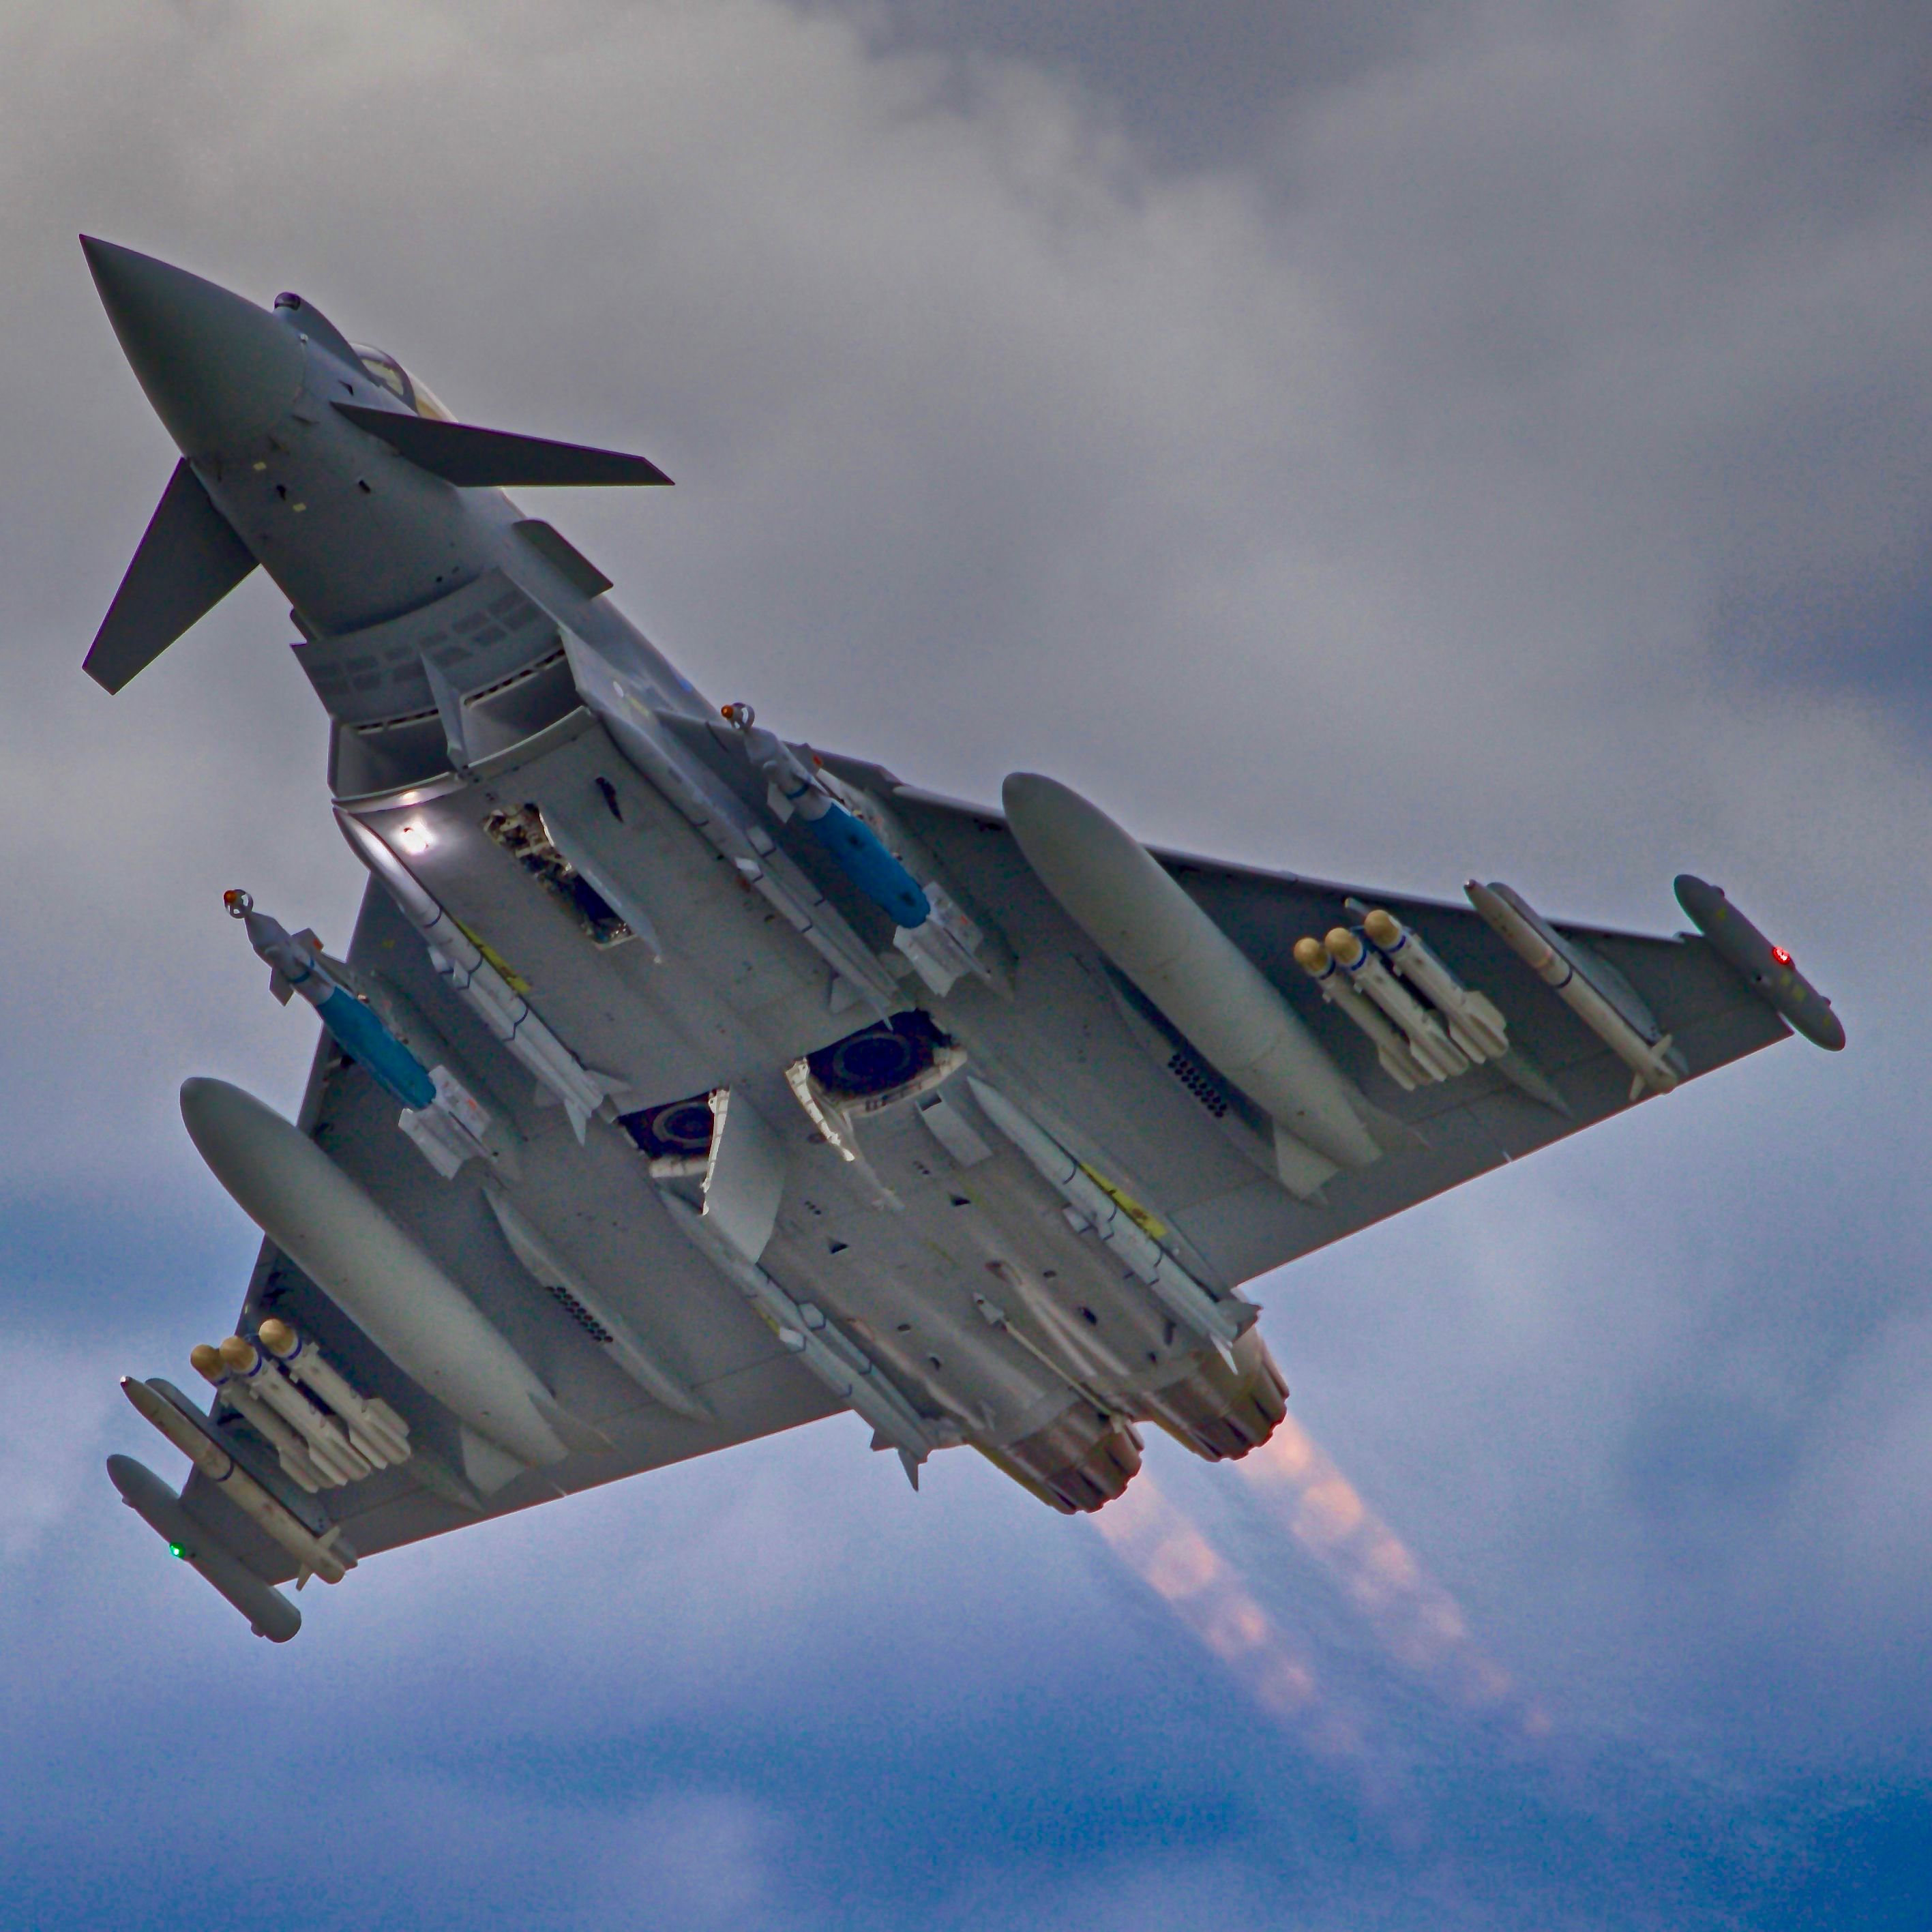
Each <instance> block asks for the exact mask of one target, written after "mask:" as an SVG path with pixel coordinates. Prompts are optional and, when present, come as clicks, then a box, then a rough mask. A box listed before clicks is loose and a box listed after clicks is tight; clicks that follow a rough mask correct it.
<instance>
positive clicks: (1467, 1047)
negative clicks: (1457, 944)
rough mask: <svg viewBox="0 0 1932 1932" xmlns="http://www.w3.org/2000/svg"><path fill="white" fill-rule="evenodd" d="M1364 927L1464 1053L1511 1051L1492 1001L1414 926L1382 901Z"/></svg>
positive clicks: (1496, 1056)
mask: <svg viewBox="0 0 1932 1932" xmlns="http://www.w3.org/2000/svg"><path fill="white" fill-rule="evenodd" d="M1362 930H1363V932H1364V933H1365V934H1367V936H1368V940H1369V943H1370V945H1372V946H1373V947H1374V948H1375V949H1376V951H1377V952H1378V953H1380V954H1381V955H1382V957H1383V959H1385V960H1387V961H1388V964H1389V965H1390V966H1391V968H1393V969H1394V971H1396V972H1397V973H1399V974H1401V975H1402V977H1403V978H1404V979H1405V980H1407V981H1408V982H1409V984H1410V985H1411V986H1413V987H1414V988H1415V990H1416V991H1417V992H1418V993H1420V994H1421V995H1422V996H1423V997H1424V998H1425V999H1427V1001H1430V1003H1431V1004H1433V1006H1434V1007H1435V1008H1436V1011H1437V1012H1438V1013H1440V1014H1441V1015H1442V1018H1443V1021H1444V1022H1445V1025H1447V1026H1448V1029H1449V1037H1450V1038H1451V1040H1454V1042H1455V1043H1456V1044H1457V1046H1458V1047H1460V1049H1462V1051H1463V1054H1464V1055H1465V1056H1466V1058H1469V1059H1470V1060H1472V1061H1478V1062H1481V1061H1487V1060H1500V1059H1501V1058H1502V1056H1503V1055H1505V1053H1507V1052H1508V1051H1509V1028H1508V1025H1507V1023H1506V1022H1505V1020H1504V1019H1503V1016H1502V1013H1500V1012H1499V1011H1498V1010H1497V1008H1496V1006H1495V1005H1494V1004H1493V1002H1491V1001H1489V1000H1487V999H1486V998H1484V996H1483V995H1481V993H1479V992H1476V991H1475V989H1473V988H1472V987H1469V986H1464V985H1463V983H1462V981H1461V980H1459V979H1457V977H1456V976H1455V974H1453V973H1452V972H1451V971H1450V970H1449V969H1448V967H1446V966H1445V965H1443V963H1442V961H1441V960H1439V959H1437V958H1436V955H1435V954H1434V953H1433V952H1432V951H1430V947H1429V944H1428V942H1427V941H1426V940H1424V938H1423V937H1422V935H1421V933H1419V932H1417V931H1416V930H1415V928H1414V927H1413V926H1405V925H1403V922H1402V921H1401V920H1400V919H1397V917H1396V916H1395V914H1394V913H1392V912H1385V911H1384V910H1382V908H1381V907H1376V910H1374V911H1373V912H1371V913H1370V914H1369V915H1368V916H1367V918H1365V919H1364V920H1363V921H1362Z"/></svg>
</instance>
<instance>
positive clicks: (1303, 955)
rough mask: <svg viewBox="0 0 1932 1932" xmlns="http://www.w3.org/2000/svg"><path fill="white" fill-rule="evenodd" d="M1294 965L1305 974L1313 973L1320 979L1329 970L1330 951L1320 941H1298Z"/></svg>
mask: <svg viewBox="0 0 1932 1932" xmlns="http://www.w3.org/2000/svg"><path fill="white" fill-rule="evenodd" d="M1295 964H1296V965H1298V966H1299V967H1300V968H1301V970H1302V971H1304V973H1313V974H1315V975H1316V977H1320V975H1322V974H1324V973H1325V972H1327V971H1328V967H1329V964H1330V962H1329V959H1328V947H1325V946H1324V945H1323V944H1322V942H1321V941H1320V940H1319V939H1298V940H1297V941H1295Z"/></svg>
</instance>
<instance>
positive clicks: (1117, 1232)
mask: <svg viewBox="0 0 1932 1932" xmlns="http://www.w3.org/2000/svg"><path fill="white" fill-rule="evenodd" d="M966 1084H967V1085H968V1087H969V1088H971V1089H972V1092H973V1097H974V1100H977V1101H978V1103H980V1111H981V1112H983V1114H984V1115H986V1118H987V1119H988V1120H989V1121H992V1124H994V1126H995V1127H998V1129H999V1130H1000V1131H1001V1133H1003V1134H1004V1135H1005V1136H1006V1137H1007V1139H1008V1140H1010V1141H1011V1142H1013V1145H1014V1146H1015V1147H1016V1148H1019V1151H1020V1152H1021V1153H1022V1154H1024V1155H1025V1157H1026V1158H1027V1160H1028V1163H1029V1165H1031V1166H1032V1168H1033V1169H1034V1171H1035V1172H1037V1174H1038V1175H1040V1178H1042V1179H1043V1181H1046V1182H1047V1183H1048V1184H1049V1186H1051V1187H1055V1188H1056V1189H1058V1190H1059V1193H1060V1195H1061V1198H1062V1199H1064V1201H1065V1202H1066V1203H1067V1205H1068V1206H1069V1207H1070V1208H1073V1210H1074V1211H1076V1213H1077V1214H1079V1215H1080V1216H1081V1217H1082V1218H1083V1219H1084V1220H1086V1221H1087V1222H1088V1223H1090V1224H1091V1226H1092V1228H1093V1229H1094V1233H1095V1234H1097V1235H1099V1236H1100V1239H1101V1241H1103V1242H1104V1243H1105V1244H1106V1246H1107V1247H1109V1248H1111V1249H1112V1250H1113V1252H1114V1253H1115V1254H1116V1255H1118V1256H1119V1257H1120V1259H1121V1260H1122V1261H1123V1262H1125V1263H1126V1265H1127V1268H1128V1269H1129V1270H1130V1271H1131V1272H1132V1273H1133V1274H1134V1275H1135V1276H1136V1277H1138V1278H1139V1280H1141V1281H1142V1282H1144V1283H1146V1285H1147V1286H1148V1287H1149V1288H1151V1289H1152V1290H1153V1291H1154V1295H1155V1297H1156V1298H1157V1300H1158V1301H1160V1304H1161V1306H1162V1307H1163V1308H1165V1309H1166V1310H1167V1312H1168V1313H1169V1314H1170V1315H1172V1316H1173V1317H1174V1319H1175V1321H1177V1322H1179V1323H1180V1324H1181V1326H1182V1327H1183V1328H1186V1329H1187V1330H1188V1331H1189V1332H1190V1334H1195V1335H1198V1336H1199V1337H1200V1338H1201V1340H1202V1341H1204V1342H1206V1343H1210V1344H1211V1345H1212V1346H1214V1348H1216V1349H1218V1350H1219V1351H1220V1352H1221V1354H1222V1355H1223V1356H1225V1357H1226V1358H1227V1360H1228V1361H1229V1364H1231V1365H1232V1363H1233V1361H1234V1346H1235V1343H1237V1342H1238V1341H1239V1340H1241V1335H1242V1334H1243V1332H1244V1330H1246V1329H1247V1328H1250V1326H1252V1325H1253V1322H1254V1320H1255V1319H1256V1311H1255V1310H1254V1309H1253V1305H1252V1304H1249V1303H1245V1302H1239V1301H1236V1302H1227V1301H1217V1300H1216V1299H1215V1298H1214V1296H1212V1295H1210V1294H1209V1293H1208V1291H1207V1290H1206V1289H1205V1288H1203V1287H1202V1286H1201V1284H1200V1283H1199V1282H1198V1281H1196V1280H1195V1279H1194V1277H1193V1276H1192V1275H1191V1274H1189V1273H1188V1272H1187V1270H1186V1269H1185V1268H1183V1267H1182V1266H1181V1264H1180V1263H1179V1262H1178V1261H1176V1260H1175V1258H1174V1257H1173V1256H1172V1255H1171V1254H1169V1253H1168V1252H1167V1250H1166V1249H1165V1248H1163V1247H1162V1246H1161V1245H1160V1243H1159V1242H1158V1241H1156V1240H1155V1239H1154V1237H1153V1236H1152V1235H1149V1234H1148V1232H1146V1231H1145V1229H1142V1228H1140V1227H1138V1226H1136V1224H1135V1223H1133V1221H1132V1220H1130V1219H1129V1218H1128V1217H1127V1214H1125V1213H1124V1212H1123V1211H1122V1209H1121V1205H1120V1203H1119V1202H1118V1200H1117V1199H1115V1196H1114V1195H1113V1194H1112V1193H1110V1192H1109V1190H1107V1189H1106V1188H1104V1187H1102V1186H1101V1185H1100V1182H1099V1181H1098V1180H1097V1178H1095V1176H1094V1174H1093V1173H1092V1172H1091V1170H1090V1169H1088V1168H1087V1167H1086V1166H1084V1165H1083V1164H1082V1163H1080V1162H1079V1161H1077V1160H1075V1159H1074V1158H1073V1156H1072V1155H1071V1154H1069V1153H1068V1152H1067V1150H1066V1149H1065V1148H1064V1147H1062V1146H1061V1145H1060V1143H1059V1142H1058V1141H1056V1140H1055V1139H1054V1138H1053V1136H1052V1135H1051V1134H1049V1133H1047V1131H1046V1129H1045V1128H1043V1127H1041V1126H1040V1125H1039V1124H1038V1123H1037V1122H1036V1121H1033V1120H1031V1119H1030V1118H1028V1116H1027V1115H1025V1114H1024V1113H1022V1112H1021V1111H1020V1109H1019V1108H1018V1107H1016V1106H1014V1105H1013V1103H1012V1101H1010V1100H1008V1099H1007V1097H1006V1096H1005V1095H1004V1094H1002V1093H1001V1092H1000V1091H998V1088H993V1087H989V1086H988V1085H986V1082H984V1081H983V1080H976V1079H974V1078H973V1076H971V1074H970V1073H969V1074H968V1076H966Z"/></svg>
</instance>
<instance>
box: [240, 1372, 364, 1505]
mask: <svg viewBox="0 0 1932 1932" xmlns="http://www.w3.org/2000/svg"><path fill="white" fill-rule="evenodd" d="M215 1353H216V1354H217V1355H219V1356H220V1358H221V1364H222V1367H223V1368H225V1369H226V1370H227V1371H228V1373H229V1376H231V1377H232V1378H233V1380H234V1382H236V1385H238V1386H239V1387H240V1388H245V1389H246V1390H247V1391H248V1393H249V1394H251V1395H252V1396H254V1397H255V1398H256V1400H257V1401H259V1402H260V1403H261V1404H262V1406H263V1407H264V1408H265V1409H272V1410H274V1412H275V1414H276V1415H279V1416H280V1417H281V1418H282V1420H283V1421H284V1422H286V1423H287V1424H288V1425H289V1427H290V1428H291V1429H293V1430H294V1431H295V1432H296V1434H297V1435H298V1436H300V1437H301V1438H302V1446H303V1447H304V1448H305V1449H307V1450H308V1454H309V1460H311V1462H313V1463H314V1464H315V1466H316V1467H317V1469H320V1470H321V1471H323V1473H324V1474H325V1475H327V1476H328V1477H329V1479H330V1481H332V1482H335V1483H359V1482H361V1481H362V1479H363V1478H365V1476H367V1475H368V1474H369V1472H370V1470H371V1469H372V1468H373V1467H376V1466H378V1463H377V1458H375V1457H365V1456H364V1455H362V1454H361V1453H360V1452H359V1451H358V1450H356V1448H353V1447H352V1446H351V1445H350V1441H349V1438H348V1437H347V1435H345V1434H344V1432H343V1427H342V1425H341V1423H339V1422H338V1421H336V1419H335V1417H334V1416H332V1415H328V1414H326V1412H324V1411H323V1410H322V1409H319V1408H318V1407H317V1406H316V1404H315V1403H313V1402H311V1400H309V1398H308V1397H307V1396H306V1395H305V1394H303V1393H302V1391H301V1390H300V1389H299V1388H296V1385H295V1384H294V1383H293V1382H290V1380H289V1379H287V1376H284V1374H283V1373H282V1372H281V1370H280V1369H279V1368H278V1367H276V1365H275V1363H274V1362H273V1361H271V1360H270V1359H269V1357H268V1356H266V1355H264V1354H263V1352H262V1351H261V1350H260V1349H258V1348H257V1347H256V1346H255V1345H254V1343H252V1342H248V1341H245V1340H243V1339H242V1337H240V1336H239V1335H230V1336H229V1337H228V1338H227V1340H226V1341H223V1342H222V1343H219V1344H217V1346H216V1349H215Z"/></svg>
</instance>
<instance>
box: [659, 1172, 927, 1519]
mask: <svg viewBox="0 0 1932 1932" xmlns="http://www.w3.org/2000/svg"><path fill="white" fill-rule="evenodd" d="M659 1198H660V1199H661V1200H662V1201H663V1202H664V1209H665V1211H666V1212H667V1214H669V1215H670V1218H671V1221H672V1223H673V1225H674V1226H676V1228H677V1229H678V1230H679V1232H681V1233H682V1235H684V1236H685V1238H686V1239H687V1240H688V1241H689V1242H690V1243H691V1246H692V1247H694V1248H696V1249H697V1251H698V1252H699V1253H700V1254H702V1255H703V1256H705V1257H706V1259H708V1260H709V1262H711V1263H712V1265H714V1266H715V1268H717V1270H718V1272H719V1273H720V1274H722V1275H723V1276H724V1278H725V1280H727V1281H728V1282H730V1283H731V1284H732V1286H733V1287H734V1288H736V1289H737V1290H738V1292H739V1293H740V1294H741V1295H743V1296H744V1297H745V1299H746V1300H747V1301H749V1302H750V1303H751V1306H752V1307H753V1308H754V1309H755V1310H757V1313H759V1315H760V1316H762V1317H763V1319H764V1321H765V1322H766V1325H768V1326H769V1328H771V1330H772V1333H773V1334H775V1335H776V1336H777V1337H778V1340H779V1341H780V1342H781V1343H783V1344H784V1346H785V1347H786V1348H787V1349H790V1351H791V1352H792V1353H793V1354H794V1355H796V1356H797V1357H798V1358H799V1361H801V1362H802V1364H804V1365H805V1367H806V1368H808V1369H809V1370H811V1373H813V1374H814V1376H817V1378H818V1379H819V1380H820V1382H823V1384H824V1385H825V1386H826V1388H829V1390H831V1391H832V1394H834V1395H835V1396H837V1397H838V1399H839V1400H840V1401H841V1402H847V1403H850V1404H851V1406H852V1407H853V1409H854V1410H855V1411H856V1412H857V1413H858V1414H859V1415H860V1416H862V1417H863V1418H864V1419H865V1421H868V1422H869V1423H870V1424H871V1425H872V1427H873V1428H874V1430H876V1431H877V1433H878V1434H879V1435H880V1436H882V1437H883V1439H885V1440H886V1442H889V1443H890V1444H891V1445H892V1447H893V1448H895V1449H896V1450H897V1451H898V1452H899V1460H900V1462H901V1463H903V1464H904V1467H905V1472H906V1480H907V1481H908V1482H909V1483H910V1484H912V1486H913V1488H914V1489H917V1488H918V1487H919V1465H920V1464H921V1463H923V1462H924V1461H925V1460H926V1457H928V1456H929V1455H930V1454H932V1452H933V1451H934V1450H935V1449H938V1448H944V1447H945V1446H946V1445H947V1444H948V1443H949V1442H957V1441H958V1440H959V1435H958V1432H957V1430H956V1429H955V1428H952V1427H949V1426H948V1425H947V1424H945V1423H944V1422H929V1421H927V1420H926V1418H925V1417H924V1416H922V1415H920V1414H919V1412H918V1410H917V1409H915V1408H913V1406H912V1404H911V1403H910V1402H909V1401H908V1400H907V1398H906V1397H905V1396H904V1394H902V1393H901V1391H900V1390H899V1389H898V1387H897V1385H895V1384H894V1383H893V1382H892V1380H891V1379H889V1377H888V1376H886V1374H885V1373H884V1371H883V1370H881V1369H880V1367H879V1365H878V1364H877V1363H876V1362H874V1361H873V1360H872V1358H871V1356H869V1355H867V1354H866V1353H865V1351H864V1350H863V1349H861V1348H860V1347H859V1345H858V1344H857V1343H856V1342H854V1341H853V1340H851V1338H850V1337H849V1336H847V1335H845V1334H842V1333H841V1331H839V1330H838V1329H837V1328H834V1327H833V1326H832V1324H831V1323H830V1322H829V1321H828V1320H827V1319H826V1316H825V1313H824V1311H823V1310H822V1309H820V1308H817V1307H814V1306H813V1305H812V1304H811V1303H810V1302H808V1301H793V1299H792V1298H791V1297H790V1295H787V1293H786V1292H785V1291H784V1289H782V1288H781V1287H780V1286H778V1283H776V1282H775V1281H774V1280H772V1277H770V1276H769V1275H768V1274H766V1272H765V1271H764V1270H763V1268H760V1267H759V1265H757V1262H754V1261H748V1260H746V1259H745V1257H744V1256H742V1254H740V1253H739V1252H738V1250H736V1248H734V1247H732V1245H731V1244H730V1242H729V1241H726V1240H724V1238H722V1237H721V1235H718V1232H716V1230H715V1229H713V1228H712V1227H711V1226H710V1225H709V1223H707V1222H706V1220H705V1219H704V1217H703V1216H702V1215H701V1214H699V1213H698V1211H697V1209H696V1208H694V1207H692V1206H691V1204H690V1203H689V1202H687V1201H682V1200H680V1199H679V1198H678V1196H676V1195H675V1194H673V1193H670V1192H669V1191H668V1190H660V1195H659Z"/></svg>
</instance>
